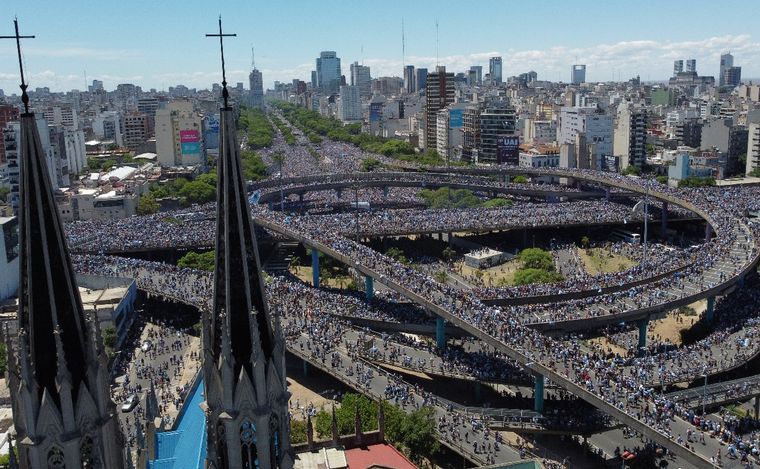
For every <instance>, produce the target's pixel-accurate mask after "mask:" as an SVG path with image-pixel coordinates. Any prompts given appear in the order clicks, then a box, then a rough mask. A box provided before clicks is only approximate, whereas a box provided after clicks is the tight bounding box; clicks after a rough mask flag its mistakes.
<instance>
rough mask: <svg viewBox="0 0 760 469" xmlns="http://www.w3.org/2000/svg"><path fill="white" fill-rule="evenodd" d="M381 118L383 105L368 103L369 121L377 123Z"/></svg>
mask: <svg viewBox="0 0 760 469" xmlns="http://www.w3.org/2000/svg"><path fill="white" fill-rule="evenodd" d="M381 117H383V103H370V105H369V121H370V122H377V121H379V120H380V118H381Z"/></svg>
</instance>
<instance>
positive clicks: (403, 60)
mask: <svg viewBox="0 0 760 469" xmlns="http://www.w3.org/2000/svg"><path fill="white" fill-rule="evenodd" d="M401 65H402V66H404V67H406V40H405V37H404V18H403V17H402V18H401Z"/></svg>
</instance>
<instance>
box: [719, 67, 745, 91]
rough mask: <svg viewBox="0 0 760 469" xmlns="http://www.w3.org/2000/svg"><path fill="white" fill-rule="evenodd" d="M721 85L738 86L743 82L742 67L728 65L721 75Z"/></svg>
mask: <svg viewBox="0 0 760 469" xmlns="http://www.w3.org/2000/svg"><path fill="white" fill-rule="evenodd" d="M720 81H721V82H722V85H721V86H732V87H736V86H739V85H741V83H742V68H741V67H728V68H727V69H725V70H723V72H722V75H721V76H720Z"/></svg>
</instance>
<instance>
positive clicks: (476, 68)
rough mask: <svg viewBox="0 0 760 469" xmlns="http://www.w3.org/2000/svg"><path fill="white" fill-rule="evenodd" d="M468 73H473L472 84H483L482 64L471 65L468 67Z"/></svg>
mask: <svg viewBox="0 0 760 469" xmlns="http://www.w3.org/2000/svg"><path fill="white" fill-rule="evenodd" d="M470 73H474V74H475V77H474V81H475V82H474V83H473V84H474V85H482V84H483V66H482V65H473V66H471V67H470Z"/></svg>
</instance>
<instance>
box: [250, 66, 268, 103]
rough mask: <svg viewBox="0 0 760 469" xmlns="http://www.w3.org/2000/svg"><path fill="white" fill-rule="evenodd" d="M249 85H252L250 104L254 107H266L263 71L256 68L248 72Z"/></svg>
mask: <svg viewBox="0 0 760 469" xmlns="http://www.w3.org/2000/svg"><path fill="white" fill-rule="evenodd" d="M248 86H249V87H250V91H249V93H250V94H249V95H248V104H249V105H250V106H251V107H252V108H256V109H262V108H263V107H264V77H263V76H262V75H261V71H260V70H258V69H256V68H254V69H253V70H251V73H249V74H248Z"/></svg>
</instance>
